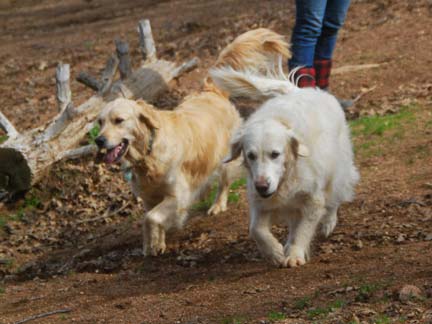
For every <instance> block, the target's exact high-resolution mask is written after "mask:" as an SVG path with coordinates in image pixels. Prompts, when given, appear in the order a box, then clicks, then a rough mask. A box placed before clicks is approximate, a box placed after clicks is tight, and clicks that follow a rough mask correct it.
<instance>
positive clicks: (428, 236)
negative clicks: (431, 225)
mask: <svg viewBox="0 0 432 324" xmlns="http://www.w3.org/2000/svg"><path fill="white" fill-rule="evenodd" d="M425 241H432V233H429V234H426V237H425Z"/></svg>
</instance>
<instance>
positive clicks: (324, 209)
mask: <svg viewBox="0 0 432 324" xmlns="http://www.w3.org/2000/svg"><path fill="white" fill-rule="evenodd" d="M277 74H278V73H273V75H277ZM212 76H213V78H214V82H215V83H216V84H217V85H219V86H220V87H221V88H222V89H224V90H225V91H229V92H231V94H232V95H243V96H244V95H249V96H253V97H256V96H269V97H270V99H268V100H267V101H266V102H265V103H264V104H263V105H262V107H261V108H259V109H258V110H257V111H256V112H255V113H254V114H253V115H252V116H251V117H250V119H249V120H248V121H247V122H246V123H245V124H244V125H243V126H242V127H241V128H240V129H239V130H238V131H237V132H236V134H235V135H234V136H233V139H232V147H231V153H230V156H229V157H228V158H227V159H226V161H227V162H228V161H231V160H233V159H236V158H237V157H238V156H239V155H240V154H241V152H243V155H244V159H245V164H246V167H247V168H248V170H249V178H248V197H249V204H250V235H251V237H252V238H253V239H254V240H255V241H256V243H257V246H258V249H259V250H260V251H261V253H262V254H263V255H264V256H265V257H266V258H268V259H269V260H270V261H271V262H272V263H273V264H275V265H277V266H282V267H286V266H290V267H295V266H299V265H303V264H304V263H305V262H306V260H307V259H308V258H309V246H310V242H311V240H312V238H313V236H314V234H315V232H316V229H317V227H318V226H319V225H321V231H322V233H323V235H324V236H328V235H330V234H331V233H332V231H333V229H334V227H335V226H336V223H337V210H338V208H339V206H340V204H341V203H343V202H346V201H350V200H351V199H352V198H353V195H354V191H353V188H354V186H355V184H356V183H357V182H358V180H359V174H358V172H357V169H356V167H355V166H354V162H353V151H352V146H351V141H350V134H349V133H350V132H349V128H348V125H347V122H346V120H345V116H344V113H343V111H342V108H341V107H340V105H339V103H338V102H337V100H336V99H335V98H334V97H333V96H332V95H330V94H328V93H327V92H324V91H321V90H319V89H312V88H308V89H299V88H297V87H296V86H295V85H294V84H293V83H292V82H291V81H288V80H287V79H286V78H285V77H279V78H276V79H275V78H274V77H268V76H263V75H259V74H257V73H255V72H254V71H252V72H250V71H249V72H242V71H234V70H232V69H230V68H228V69H227V68H223V69H220V70H217V71H213V72H212ZM278 223H279V224H284V225H288V226H289V235H288V239H287V241H286V242H285V244H284V245H282V244H281V243H280V242H279V241H278V240H277V239H276V238H275V237H274V236H273V234H272V233H271V227H272V225H273V224H278Z"/></svg>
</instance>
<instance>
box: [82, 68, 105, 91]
mask: <svg viewBox="0 0 432 324" xmlns="http://www.w3.org/2000/svg"><path fill="white" fill-rule="evenodd" d="M76 80H77V81H78V82H80V83H82V84H84V85H85V86H87V87H89V88H90V89H92V90H94V91H99V90H100V89H101V84H100V82H99V81H98V80H97V79H96V78H94V77H92V76H91V75H90V74H88V73H86V72H80V73H79V74H78V76H77V77H76Z"/></svg>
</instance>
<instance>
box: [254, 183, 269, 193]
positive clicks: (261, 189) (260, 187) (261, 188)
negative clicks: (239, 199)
mask: <svg viewBox="0 0 432 324" xmlns="http://www.w3.org/2000/svg"><path fill="white" fill-rule="evenodd" d="M269 187H270V184H269V183H268V181H267V180H266V179H259V180H258V181H255V188H256V190H257V191H258V193H259V194H260V195H266V194H267V191H268V189H269Z"/></svg>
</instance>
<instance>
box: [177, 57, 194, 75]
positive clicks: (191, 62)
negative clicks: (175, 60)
mask: <svg viewBox="0 0 432 324" xmlns="http://www.w3.org/2000/svg"><path fill="white" fill-rule="evenodd" d="M198 63H199V58H198V57H194V58H193V59H191V60H189V61H187V62H185V63H183V64H182V65H180V66H179V67H178V68H177V69H176V70H175V72H174V78H177V77H179V76H180V75H182V74H184V73H186V72H189V71H191V70H193V69H194V68H196V67H197V66H198Z"/></svg>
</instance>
